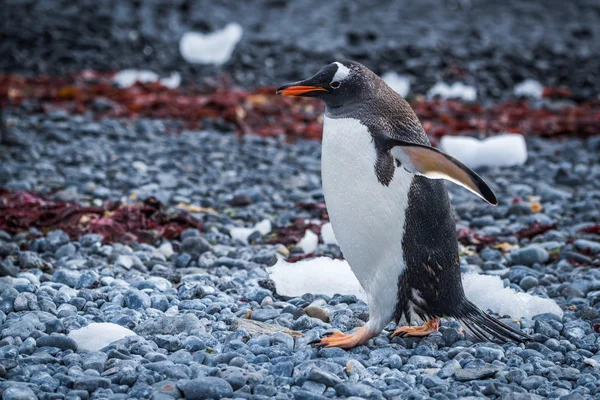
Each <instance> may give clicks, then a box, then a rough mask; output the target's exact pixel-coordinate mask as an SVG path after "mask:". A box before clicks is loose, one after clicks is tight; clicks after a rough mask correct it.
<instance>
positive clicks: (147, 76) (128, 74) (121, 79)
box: [113, 69, 158, 88]
mask: <svg viewBox="0 0 600 400" xmlns="http://www.w3.org/2000/svg"><path fill="white" fill-rule="evenodd" d="M157 80H158V75H157V74H156V73H154V72H152V71H147V70H138V69H124V70H122V71H119V72H117V74H116V75H115V76H114V77H113V82H114V83H116V84H117V86H119V87H121V88H128V87H130V86H133V85H134V84H135V83H136V82H142V83H151V82H156V81H157Z"/></svg>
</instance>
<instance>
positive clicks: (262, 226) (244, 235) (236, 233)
mask: <svg viewBox="0 0 600 400" xmlns="http://www.w3.org/2000/svg"><path fill="white" fill-rule="evenodd" d="M271 229H272V227H271V221H270V220H268V219H263V220H262V221H260V222H259V223H257V224H256V225H254V227H252V228H239V227H234V228H231V229H229V235H230V236H231V237H232V238H233V239H236V240H239V241H241V242H242V243H245V244H248V237H250V235H252V234H253V233H254V232H256V231H258V232H260V234H261V235H263V236H264V235H266V234H268V233H269V232H271Z"/></svg>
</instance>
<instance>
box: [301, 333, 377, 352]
mask: <svg viewBox="0 0 600 400" xmlns="http://www.w3.org/2000/svg"><path fill="white" fill-rule="evenodd" d="M373 336H375V335H374V334H372V333H371V332H370V331H369V330H368V329H367V328H365V327H361V328H358V329H357V330H356V331H355V332H353V333H342V332H338V331H334V332H327V333H325V334H324V335H323V338H321V339H317V340H312V341H310V342H309V343H308V344H309V345H311V346H313V347H316V348H317V349H319V350H320V349H322V348H325V347H327V348H329V347H340V348H342V349H349V348H352V347H355V346H358V345H360V344H363V343H365V342H366V341H368V340H369V339H370V338H372V337H373Z"/></svg>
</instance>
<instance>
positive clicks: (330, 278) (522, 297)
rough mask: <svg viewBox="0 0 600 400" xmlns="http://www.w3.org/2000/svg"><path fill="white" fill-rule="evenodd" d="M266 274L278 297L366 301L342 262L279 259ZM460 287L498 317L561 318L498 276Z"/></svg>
mask: <svg viewBox="0 0 600 400" xmlns="http://www.w3.org/2000/svg"><path fill="white" fill-rule="evenodd" d="M267 272H268V273H269V275H270V278H271V279H272V280H273V281H274V282H275V287H276V289H277V293H279V294H281V295H283V296H289V297H299V296H302V295H304V294H305V293H312V294H324V295H327V296H333V295H334V294H336V293H339V294H353V295H355V296H356V297H357V298H360V299H362V300H365V301H366V294H365V292H364V291H363V289H362V287H361V286H360V283H358V280H357V279H356V276H354V273H353V272H352V269H350V265H348V263H347V262H346V261H345V260H335V259H332V258H329V257H317V258H313V259H310V260H302V261H298V262H295V263H288V262H287V261H285V260H283V259H280V260H279V261H277V264H275V265H274V266H272V267H269V268H267ZM463 287H464V289H465V293H466V295H467V298H468V299H469V300H471V301H472V302H473V303H475V305H477V306H478V307H479V308H481V309H482V310H492V311H494V312H495V313H498V314H500V315H510V316H511V317H513V318H523V317H525V318H532V317H533V316H535V315H537V314H542V313H553V314H556V315H559V316H562V314H563V311H562V310H561V309H560V307H559V306H558V305H557V304H556V303H555V302H554V300H552V299H544V298H541V297H537V296H532V295H530V294H527V293H517V292H515V291H514V290H513V289H511V288H505V287H504V284H503V281H502V280H501V279H500V277H498V276H488V275H479V274H475V273H469V274H464V275H463Z"/></svg>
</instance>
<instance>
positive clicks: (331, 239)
mask: <svg viewBox="0 0 600 400" xmlns="http://www.w3.org/2000/svg"><path fill="white" fill-rule="evenodd" d="M321 239H322V240H323V243H325V244H338V242H337V239H336V238H335V233H333V226H332V225H331V222H326V223H324V224H323V226H322V227H321Z"/></svg>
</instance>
